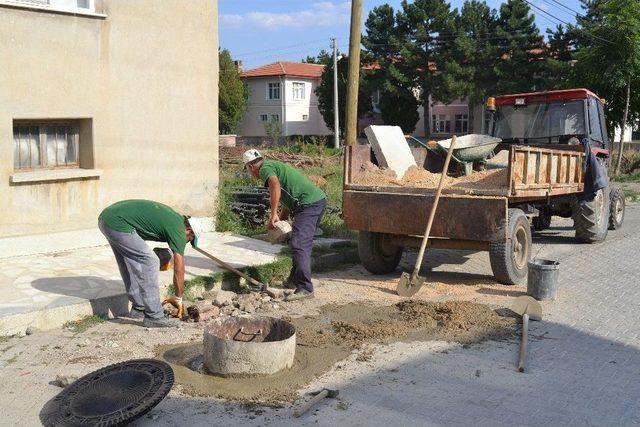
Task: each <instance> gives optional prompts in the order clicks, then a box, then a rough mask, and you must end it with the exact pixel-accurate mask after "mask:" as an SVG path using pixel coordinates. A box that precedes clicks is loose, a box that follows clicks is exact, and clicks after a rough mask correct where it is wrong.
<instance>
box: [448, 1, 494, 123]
mask: <svg viewBox="0 0 640 427" xmlns="http://www.w3.org/2000/svg"><path fill="white" fill-rule="evenodd" d="M456 21H457V24H456V27H457V29H458V34H457V40H456V45H455V48H456V51H457V52H458V54H457V58H458V60H459V61H460V62H461V63H462V64H463V66H464V71H465V72H464V73H461V75H460V80H461V82H460V83H459V84H460V85H461V86H463V87H464V86H465V82H466V87H464V89H465V93H466V95H467V97H468V99H469V125H470V131H473V132H477V133H479V132H480V129H477V130H476V129H473V123H474V117H473V116H474V111H475V108H476V106H478V105H483V104H484V102H485V100H486V98H487V97H488V96H489V95H491V94H494V93H495V92H496V84H497V80H496V75H495V67H496V66H497V62H498V61H499V60H500V53H499V52H500V51H499V48H498V45H497V39H496V29H497V25H498V19H497V12H496V11H495V10H492V9H491V8H489V6H487V4H486V3H485V2H484V1H479V0H470V1H469V0H467V1H465V2H464V4H463V6H462V10H461V11H460V14H459V15H457V16H456Z"/></svg>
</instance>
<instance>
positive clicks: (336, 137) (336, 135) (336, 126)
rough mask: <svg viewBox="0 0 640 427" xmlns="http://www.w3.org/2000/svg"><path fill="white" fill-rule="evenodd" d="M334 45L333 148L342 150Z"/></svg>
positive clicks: (336, 48)
mask: <svg viewBox="0 0 640 427" xmlns="http://www.w3.org/2000/svg"><path fill="white" fill-rule="evenodd" d="M331 42H332V43H333V148H340V119H339V118H338V117H339V116H340V114H339V113H340V112H339V111H338V46H337V45H336V39H335V38H332V39H331Z"/></svg>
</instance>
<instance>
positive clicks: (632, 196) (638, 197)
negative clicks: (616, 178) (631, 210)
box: [622, 188, 640, 202]
mask: <svg viewBox="0 0 640 427" xmlns="http://www.w3.org/2000/svg"><path fill="white" fill-rule="evenodd" d="M622 191H623V192H624V197H625V199H627V200H628V201H630V202H640V192H638V191H636V190H632V189H630V188H623V189H622Z"/></svg>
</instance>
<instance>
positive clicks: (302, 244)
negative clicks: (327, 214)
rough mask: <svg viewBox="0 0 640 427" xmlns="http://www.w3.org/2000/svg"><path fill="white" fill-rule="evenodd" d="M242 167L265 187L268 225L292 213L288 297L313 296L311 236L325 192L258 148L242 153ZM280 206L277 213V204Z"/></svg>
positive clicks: (295, 298)
mask: <svg viewBox="0 0 640 427" xmlns="http://www.w3.org/2000/svg"><path fill="white" fill-rule="evenodd" d="M242 160H243V162H244V164H245V167H246V168H247V170H248V171H249V173H250V174H251V176H253V177H254V178H256V179H259V180H260V182H262V183H263V184H264V186H265V187H268V188H269V196H270V203H271V214H270V216H269V224H268V227H269V228H270V229H273V228H275V224H276V223H277V222H278V221H280V220H286V219H287V218H288V217H289V214H292V216H293V225H292V231H291V240H290V243H291V252H292V255H293V268H292V269H291V273H290V274H289V278H288V279H287V281H286V282H285V284H284V286H285V287H287V288H289V289H295V292H294V293H293V294H291V295H288V296H287V298H286V299H287V300H288V301H293V300H298V299H302V298H309V297H313V284H312V283H311V250H312V249H313V236H314V235H315V233H316V229H317V227H318V225H319V224H320V220H321V219H322V214H323V213H324V208H325V207H326V205H327V200H326V195H325V194H324V193H323V192H322V190H320V189H319V188H318V187H316V186H315V185H313V183H312V182H311V181H309V179H308V178H307V177H306V176H304V175H303V174H302V173H300V172H299V171H297V170H295V169H294V168H292V167H291V166H289V165H287V164H285V163H282V162H277V161H274V160H264V159H263V158H262V155H261V154H260V153H259V152H258V150H253V149H252V150H247V151H246V152H245V153H244V154H243V155H242ZM280 202H282V205H283V208H282V210H281V211H280V214H278V205H279V203H280Z"/></svg>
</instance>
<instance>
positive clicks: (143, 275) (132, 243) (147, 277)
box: [98, 221, 164, 318]
mask: <svg viewBox="0 0 640 427" xmlns="http://www.w3.org/2000/svg"><path fill="white" fill-rule="evenodd" d="M98 227H99V228H100V231H102V234H104V237H106V238H107V241H108V242H109V245H111V249H112V250H113V254H114V255H115V257H116V262H117V263H118V269H120V276H122V281H123V282H124V287H125V288H126V290H127V296H128V297H129V301H131V304H132V305H133V308H135V309H136V310H140V311H144V314H145V316H146V317H151V318H160V317H163V316H164V312H163V310H162V304H161V302H160V291H159V289H158V270H159V269H160V261H159V260H158V257H157V256H156V255H155V254H154V253H153V251H151V249H149V247H148V246H147V244H146V243H145V241H144V240H142V238H141V237H140V236H139V235H138V233H136V232H135V231H132V232H131V233H123V232H122V231H116V230H112V229H111V228H109V227H107V226H106V225H105V224H104V223H103V222H102V221H98Z"/></svg>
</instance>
